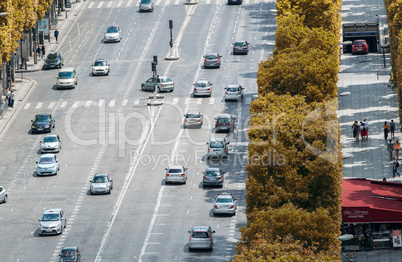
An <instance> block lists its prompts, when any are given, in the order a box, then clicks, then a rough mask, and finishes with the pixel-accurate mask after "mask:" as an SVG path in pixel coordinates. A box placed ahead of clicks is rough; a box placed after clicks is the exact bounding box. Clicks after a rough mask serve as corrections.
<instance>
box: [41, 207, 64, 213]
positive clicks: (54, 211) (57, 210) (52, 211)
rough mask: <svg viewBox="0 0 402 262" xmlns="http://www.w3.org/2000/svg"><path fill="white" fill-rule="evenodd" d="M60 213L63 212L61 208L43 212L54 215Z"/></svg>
mask: <svg viewBox="0 0 402 262" xmlns="http://www.w3.org/2000/svg"><path fill="white" fill-rule="evenodd" d="M60 211H63V209H61V208H49V209H46V210H45V211H43V214H54V213H60Z"/></svg>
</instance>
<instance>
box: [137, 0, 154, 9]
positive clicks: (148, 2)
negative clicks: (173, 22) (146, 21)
mask: <svg viewBox="0 0 402 262" xmlns="http://www.w3.org/2000/svg"><path fill="white" fill-rule="evenodd" d="M138 9H139V11H140V12H153V11H154V2H153V1H152V0H141V2H140V4H139V7H138Z"/></svg>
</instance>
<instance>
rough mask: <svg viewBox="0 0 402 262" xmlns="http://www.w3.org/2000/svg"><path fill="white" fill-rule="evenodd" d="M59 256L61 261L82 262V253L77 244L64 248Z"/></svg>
mask: <svg viewBox="0 0 402 262" xmlns="http://www.w3.org/2000/svg"><path fill="white" fill-rule="evenodd" d="M59 256H60V260H59V261H72V262H73V261H74V262H81V254H80V250H79V249H78V247H77V246H71V247H65V248H63V249H62V250H61V252H60V255H59Z"/></svg>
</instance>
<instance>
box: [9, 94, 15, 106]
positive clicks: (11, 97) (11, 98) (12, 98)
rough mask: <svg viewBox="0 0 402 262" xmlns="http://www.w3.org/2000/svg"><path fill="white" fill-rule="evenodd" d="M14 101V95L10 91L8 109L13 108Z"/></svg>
mask: <svg viewBox="0 0 402 262" xmlns="http://www.w3.org/2000/svg"><path fill="white" fill-rule="evenodd" d="M14 99H15V94H14V91H13V90H11V93H10V107H11V108H14Z"/></svg>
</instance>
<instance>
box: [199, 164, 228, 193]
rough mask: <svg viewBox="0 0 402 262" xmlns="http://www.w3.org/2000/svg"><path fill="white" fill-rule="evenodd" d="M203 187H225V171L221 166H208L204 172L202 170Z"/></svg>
mask: <svg viewBox="0 0 402 262" xmlns="http://www.w3.org/2000/svg"><path fill="white" fill-rule="evenodd" d="M202 174H203V177H202V187H207V186H219V187H220V188H222V187H223V182H224V180H225V179H224V177H223V175H224V174H225V172H223V171H222V169H220V168H216V167H210V168H207V169H206V170H205V171H204V172H202Z"/></svg>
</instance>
